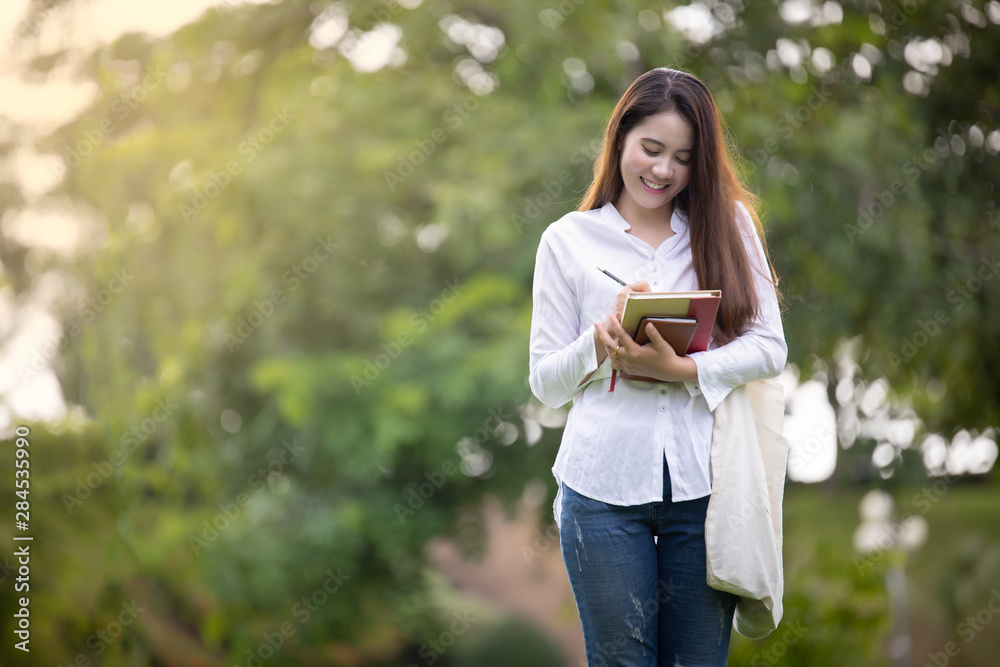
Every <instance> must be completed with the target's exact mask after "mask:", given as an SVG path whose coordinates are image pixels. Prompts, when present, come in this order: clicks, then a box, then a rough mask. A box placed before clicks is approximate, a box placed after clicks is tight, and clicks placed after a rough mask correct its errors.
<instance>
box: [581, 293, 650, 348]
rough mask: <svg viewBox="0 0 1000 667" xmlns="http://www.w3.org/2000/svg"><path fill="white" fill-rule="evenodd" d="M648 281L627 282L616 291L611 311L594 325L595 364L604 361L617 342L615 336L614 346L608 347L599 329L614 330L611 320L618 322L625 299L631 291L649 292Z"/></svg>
mask: <svg viewBox="0 0 1000 667" xmlns="http://www.w3.org/2000/svg"><path fill="white" fill-rule="evenodd" d="M649 291H651V290H650V289H649V283H647V282H646V281H645V280H640V281H637V282H634V283H629V284H628V285H626V286H625V287H623V288H622V289H621V291H620V292H618V296H617V297H615V305H614V307H613V308H612V309H611V313H610V314H609V315H607V316H606V317H605V318H604V319H603V320H601V321H600V322H598V323H597V325H598V326H595V327H594V349H595V351H596V352H597V365H598V366H600V365H601V364H602V363H604V360H605V358H607V356H608V355H609V354H611V352H612V351H613V350H615V349H617V347H618V345H619V343H618V340H617V339H616V338H615V339H614V341H615V347H614V348H611V349H609V348H608V347H607V346H606V345H605V344H604V341H602V340H601V330H603V331H605V332H607V331H614V330H615V329H616V328H617V327H615V326H614V325H613V324H612V320H617V321H618V322H619V323H620V322H621V320H622V313H623V312H624V311H625V301H626V299H627V298H628V295H629V294H630V293H631V292H649ZM612 338H614V337H613V336H612Z"/></svg>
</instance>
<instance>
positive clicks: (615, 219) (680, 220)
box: [601, 202, 688, 234]
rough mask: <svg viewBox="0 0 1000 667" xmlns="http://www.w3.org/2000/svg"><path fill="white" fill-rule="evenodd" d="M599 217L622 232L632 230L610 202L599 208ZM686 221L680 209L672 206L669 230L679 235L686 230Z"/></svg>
mask: <svg viewBox="0 0 1000 667" xmlns="http://www.w3.org/2000/svg"><path fill="white" fill-rule="evenodd" d="M601 216H602V217H603V218H604V220H606V221H607V222H610V223H611V224H613V225H614V226H616V227H618V228H619V229H621V230H623V231H626V230H629V229H631V228H632V225H630V224H628V221H627V220H626V219H625V218H623V217H622V214H621V213H619V212H618V209H617V208H615V205H614V203H612V202H608V203H607V204H605V205H604V206H602V207H601ZM687 221H688V220H687V215H685V214H684V213H683V212H682V211H681V210H680V208H678V207H677V205H676V204H674V213H673V215H671V216H670V229H672V230H673V231H674V233H675V234H680V233H681V232H683V231H685V230H686V229H687Z"/></svg>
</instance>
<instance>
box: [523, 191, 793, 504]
mask: <svg viewBox="0 0 1000 667" xmlns="http://www.w3.org/2000/svg"><path fill="white" fill-rule="evenodd" d="M738 209H739V215H738V216H737V219H738V220H739V223H740V224H741V227H742V231H743V238H744V243H745V245H746V250H747V253H748V255H749V257H750V258H751V260H752V263H753V267H754V270H753V273H754V281H755V283H754V284H755V287H756V289H757V294H758V297H759V300H760V308H759V314H758V317H757V318H756V320H755V321H754V324H753V326H752V327H751V328H750V329H749V330H747V331H746V332H745V333H744V334H743V335H742V336H740V337H739V338H737V339H736V340H734V341H732V342H730V343H729V344H727V345H724V346H721V347H720V346H719V345H718V344H717V343H716V342H715V341H712V342H711V344H710V345H709V349H708V350H707V351H705V352H696V353H692V354H691V355H690V357H691V358H692V359H693V360H694V361H695V364H696V365H697V368H698V382H697V383H681V382H642V381H633V380H622V379H621V378H620V377H619V378H618V382H617V383H616V385H615V391H614V392H613V393H609V391H608V389H609V386H610V377H611V360H610V359H609V358H606V359H605V360H604V362H603V363H602V364H601V366H600V368H598V365H597V352H596V350H595V348H594V326H593V323H594V322H597V321H600V320H601V319H602V318H604V317H605V316H606V315H608V314H609V313H610V312H611V308H612V307H613V305H614V301H615V297H616V296H617V294H618V292H619V291H620V290H621V285H619V284H618V283H616V282H615V281H614V280H612V279H611V278H609V277H608V276H606V275H604V274H603V273H601V272H600V271H598V270H597V267H598V266H600V267H602V268H604V269H607V270H608V271H610V272H611V273H613V274H615V275H616V276H618V277H619V278H621V279H622V280H624V281H626V282H628V283H631V282H635V281H638V280H646V281H648V282H649V285H650V289H652V291H654V292H674V291H689V290H697V289H699V285H698V278H697V276H696V275H695V270H694V265H693V264H692V257H691V239H690V235H689V233H688V225H687V219H686V216H685V215H684V214H682V213H680V212H679V211H677V210H676V209H675V210H674V214H673V216H672V217H671V219H670V226H671V228H672V229H673V231H674V232H675V234H674V236H672V237H670V238H669V239H667V240H666V241H664V242H663V243H662V244H660V247H659V248H655V249H654V248H652V247H650V246H649V245H648V244H647V243H646V242H644V241H642V240H641V239H638V238H636V237H635V236H633V235H631V234H628V233H626V230H627V229H629V227H630V226H629V224H628V222H626V221H625V219H624V218H622V216H621V215H620V214H619V213H618V210H617V209H616V208H615V207H614V205H613V204H612V203H608V204H606V205H605V206H604V207H602V208H600V209H595V210H592V211H574V212H572V213H568V214H566V215H565V216H563V217H562V218H561V219H559V220H558V221H556V222H554V223H552V224H551V225H549V227H548V229H546V230H545V232H544V233H543V234H542V238H541V241H540V243H539V246H538V254H537V257H536V259H535V276H534V287H533V290H532V300H533V309H532V317H531V341H530V374H529V376H528V382H529V384H530V386H531V391H532V392H533V393H534V394H535V396H537V397H538V399H539V400H540V401H541V402H542V403H544V404H546V405H548V406H550V407H559V406H561V405H564V404H565V403H567V402H569V401H570V400H571V399H575V400H574V402H573V407H572V409H571V410H570V413H569V419H568V421H567V423H566V428H565V430H564V432H563V437H562V444H561V445H560V447H559V453H558V455H557V456H556V460H555V465H554V466H553V468H552V472H553V473H554V474H555V477H556V481H557V482H565V483H566V484H567V485H568V486H569V487H570V488H572V489H573V490H575V491H577V492H579V493H581V494H583V495H585V496H587V497H589V498H593V499H595V500H600V501H602V502H606V503H610V504H613V505H639V504H643V503H647V502H655V501H659V500H662V498H663V461H664V457H666V461H667V465H668V468H669V472H670V484H671V493H672V499H673V500H674V501H683V500H693V499H695V498H701V497H703V496H706V495H708V494H710V493H711V491H712V485H711V470H710V469H709V460H710V459H709V453H710V449H711V443H712V428H713V426H714V424H715V419H714V416H713V414H712V411H713V410H715V407H716V406H717V405H718V404H719V403H720V402H721V401H722V399H723V398H725V397H726V396H727V395H728V394H729V392H730V390H731V389H733V388H734V387H737V386H739V385H741V384H745V383H747V382H751V381H753V380H758V379H761V378H765V377H771V376H774V375H777V374H778V373H779V372H781V369H782V368H783V367H784V365H785V359H786V356H787V348H786V345H785V338H784V334H783V332H782V327H781V313H780V310H779V307H778V301H777V296H776V294H775V290H774V285H773V284H772V282H771V279H770V273H769V271H768V268H767V264H766V262H765V259H764V252H763V248H762V247H761V243H760V240H759V238H758V237H757V234H756V232H755V230H754V228H753V225H752V221H751V220H750V217H749V214H748V213H747V212H746V209H745V208H743V206H742V205H739V207H738ZM725 297H726V295H725V294H723V295H722V298H725ZM594 371H596V372H594ZM591 372H594V374H593V375H592V376H591V377H590V379H589V380H588V382H587V384H586V385H585V386H583V387H580V386H579V385H580V383H581V382H582V381H583V380H584V378H586V377H587V375H588V374H589V373H591ZM560 488H561V486H560ZM560 496H561V493H560ZM557 503H558V499H557ZM557 507H558V504H557ZM557 517H558V511H557Z"/></svg>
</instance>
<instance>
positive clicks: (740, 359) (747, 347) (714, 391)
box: [689, 216, 788, 411]
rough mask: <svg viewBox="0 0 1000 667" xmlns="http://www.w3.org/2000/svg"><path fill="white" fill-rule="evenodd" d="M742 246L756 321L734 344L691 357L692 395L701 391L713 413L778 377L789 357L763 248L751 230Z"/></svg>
mask: <svg viewBox="0 0 1000 667" xmlns="http://www.w3.org/2000/svg"><path fill="white" fill-rule="evenodd" d="M748 219H749V216H747V220H748ZM744 243H745V245H746V249H747V253H748V255H749V257H750V258H751V272H752V273H753V278H754V287H755V288H756V290H757V297H758V299H759V301H760V305H759V309H758V313H757V317H756V319H755V320H754V323H753V325H752V326H751V327H750V328H749V329H748V330H747V331H745V332H744V333H743V335H741V336H740V337H739V338H737V339H736V340H734V341H731V342H729V343H728V344H726V345H723V346H720V347H717V348H714V349H709V350H706V351H705V352H696V353H694V354H691V355H690V356H691V358H692V359H694V361H695V364H697V367H698V387H697V389H696V390H695V391H697V390H700V391H701V393H702V394H703V395H704V396H705V401H706V402H707V403H708V409H709V410H712V411H714V410H715V408H716V407H717V406H718V405H719V403H721V402H722V400H723V399H724V398H725V397H726V396H728V395H729V392H730V391H732V390H733V389H734V388H736V387H738V386H739V385H741V384H746V383H747V382H753V381H754V380H760V379H763V378H767V377H773V376H775V375H777V374H778V373H780V372H781V370H782V369H783V368H784V367H785V361H786V359H787V357H788V346H787V345H786V343H785V336H784V332H783V331H782V327H781V310H780V308H779V306H778V296H777V292H776V291H775V286H774V283H772V282H771V277H770V272H769V271H768V268H767V262H766V260H765V257H764V248H763V246H762V245H761V242H760V239H759V238H758V237H757V234H756V232H755V231H754V229H753V227H752V226H750V230H749V234H748V233H747V232H746V231H745V232H744ZM723 298H725V297H723ZM690 390H692V387H690V386H689V391H690Z"/></svg>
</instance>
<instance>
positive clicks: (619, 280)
mask: <svg viewBox="0 0 1000 667" xmlns="http://www.w3.org/2000/svg"><path fill="white" fill-rule="evenodd" d="M597 270H598V271H600V272H601V273H603V274H604V275H606V276H607V277H608V278H611V279H612V280H614V281H615V282H617V283H618V284H619V285H626V284H627V283H626V282H625V281H624V280H622V279H621V278H619V277H618V276H616V275H615V274H613V273H609V272H607V271H605V270H604V269H602V268H601V267H597Z"/></svg>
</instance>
